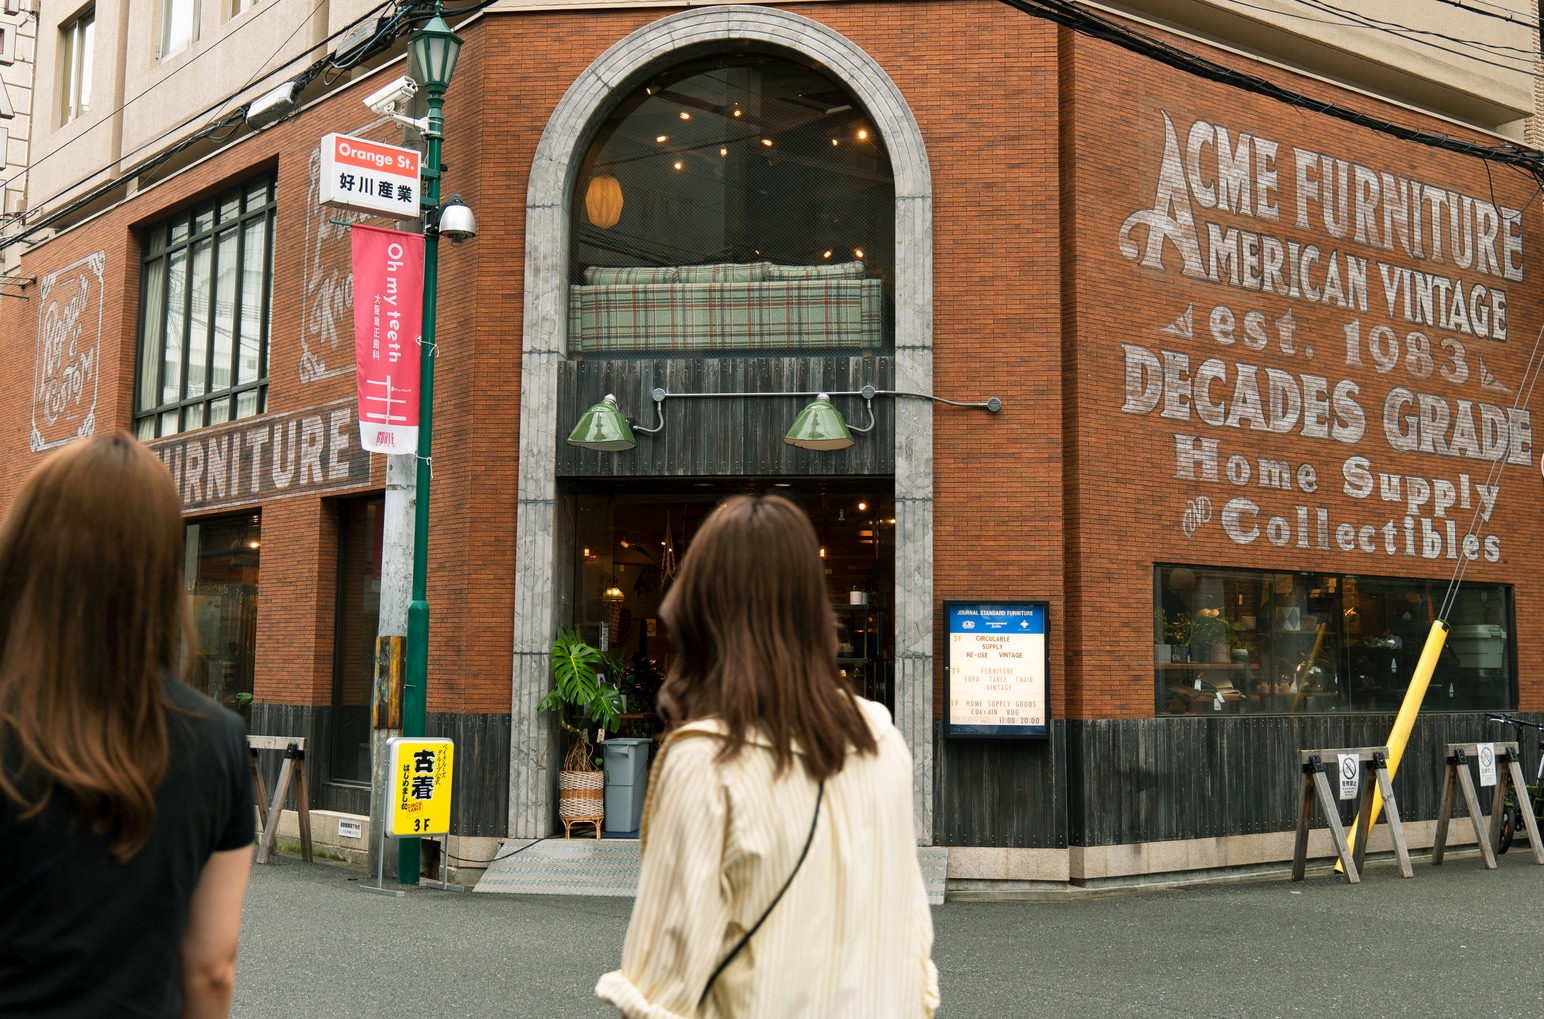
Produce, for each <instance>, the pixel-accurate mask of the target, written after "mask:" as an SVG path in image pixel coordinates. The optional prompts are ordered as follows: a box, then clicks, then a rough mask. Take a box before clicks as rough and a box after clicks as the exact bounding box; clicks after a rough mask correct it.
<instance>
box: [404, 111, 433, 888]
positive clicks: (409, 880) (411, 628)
mask: <svg viewBox="0 0 1544 1019" xmlns="http://www.w3.org/2000/svg"><path fill="white" fill-rule="evenodd" d="M425 91H427V92H428V93H429V130H427V131H425V132H424V141H425V146H424V168H423V181H424V186H423V187H422V188H420V189H419V190H420V191H421V192H422V195H421V198H420V202H421V204H422V206H423V210H424V217H425V229H424V310H423V338H422V339H421V341H420V343H419V354H418V363H419V376H418V390H419V397H418V401H419V402H418V486H417V498H416V500H415V501H414V505H413V603H412V604H411V605H410V606H408V610H407V669H406V678H405V681H404V683H403V690H402V735H404V736H422V735H424V726H425V724H426V723H427V720H428V706H429V693H428V688H429V598H428V579H429V481H430V477H431V474H432V472H431V470H430V464H431V459H430V458H431V457H432V456H433V453H434V334H435V330H434V315H435V310H436V306H437V301H438V290H439V287H438V285H437V284H438V279H437V277H438V275H439V265H440V234H439V229H438V226H437V225H436V224H434V223H432V222H430V221H429V219H430V216H431V215H432V210H433V209H435V208H436V207H438V205H439V204H440V143H441V141H442V139H443V133H444V126H445V121H444V117H443V114H442V109H443V107H444V103H445V90H444V87H443V86H435V85H428V86H426V88H425ZM418 848H419V847H418V839H414V838H405V839H401V840H399V841H398V843H397V881H398V883H399V884H406V885H416V884H418V868H419V855H418Z"/></svg>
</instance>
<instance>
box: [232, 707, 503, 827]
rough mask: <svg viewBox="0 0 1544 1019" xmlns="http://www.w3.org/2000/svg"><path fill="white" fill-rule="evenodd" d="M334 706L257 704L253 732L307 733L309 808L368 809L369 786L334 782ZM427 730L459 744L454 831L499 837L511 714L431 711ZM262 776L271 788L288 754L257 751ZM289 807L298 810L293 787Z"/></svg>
mask: <svg viewBox="0 0 1544 1019" xmlns="http://www.w3.org/2000/svg"><path fill="white" fill-rule="evenodd" d="M331 722H332V707H331V706H330V705H325V704H324V705H311V704H266V703H260V704H253V705H252V721H251V726H250V731H251V732H252V733H253V735H259V736H304V737H305V738H306V740H307V743H306V779H307V787H308V790H309V792H310V799H311V809H313V810H337V811H341V812H343V813H346V814H368V813H369V812H370V790H369V788H367V787H365V786H359V785H344V784H340V783H336V782H333V781H331V776H330V775H329V774H328V764H329V762H330V761H331V759H332V758H331V755H330V747H331V740H332V724H331ZM424 731H425V732H426V733H427V734H428V735H430V736H446V737H449V738H450V739H452V740H455V743H456V767H455V796H454V801H453V803H452V806H451V821H450V830H451V833H452V834H455V835H469V836H478V835H486V836H498V837H502V836H503V835H504V834H505V833H506V832H507V831H508V830H509V824H508V818H509V715H507V714H487V715H471V714H460V713H456V712H446V711H431V712H429V715H428V718H427V719H426V724H425V729H424ZM258 760H259V761H260V762H261V767H262V769H263V779H264V781H265V782H267V783H268V789H269V790H270V791H272V790H273V788H274V786H275V783H277V781H278V778H279V767H280V765H281V764H282V763H283V760H284V755H283V754H280V753H264V754H260V755H258ZM284 805H285V807H286V808H287V809H289V810H294V809H295V793H294V789H293V786H292V787H291V791H290V793H289V795H288V797H286V801H285V804H284Z"/></svg>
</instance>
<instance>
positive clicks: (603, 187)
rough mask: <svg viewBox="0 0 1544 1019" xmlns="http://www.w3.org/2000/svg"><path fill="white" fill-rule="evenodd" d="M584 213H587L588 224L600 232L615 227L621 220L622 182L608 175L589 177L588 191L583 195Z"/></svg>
mask: <svg viewBox="0 0 1544 1019" xmlns="http://www.w3.org/2000/svg"><path fill="white" fill-rule="evenodd" d="M584 211H585V212H587V213H589V215H590V222H591V223H594V224H595V225H596V226H598V227H600V228H601V229H602V230H608V229H610V228H611V227H614V226H616V225H617V220H619V219H621V218H622V182H621V181H619V180H617V179H616V178H615V177H613V176H611V174H609V173H603V174H601V175H600V176H599V177H591V178H590V187H589V190H588V191H586V192H585V194H584Z"/></svg>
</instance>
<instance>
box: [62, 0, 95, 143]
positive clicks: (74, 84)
mask: <svg viewBox="0 0 1544 1019" xmlns="http://www.w3.org/2000/svg"><path fill="white" fill-rule="evenodd" d="M95 38H96V8H95V7H93V8H91V9H90V10H88V11H86V12H85V13H84V14H82V15H81V16H80V17H78V18H76V19H75V20H74V21H72V22H70V23H69V24H68V25H65V26H64V27H63V28H61V29H60V30H59V71H60V74H61V75H62V78H61V80H60V83H59V84H60V88H59V96H60V99H61V102H60V104H59V126H60V127H63V126H64V125H65V124H68V123H69V122H70V121H72V120H74V119H75V118H77V117H80V116H84V115H85V114H86V113H87V112H88V111H89V110H90V109H91V46H92V41H93V40H94V39H95Z"/></svg>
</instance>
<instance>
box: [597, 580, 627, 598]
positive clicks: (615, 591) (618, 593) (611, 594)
mask: <svg viewBox="0 0 1544 1019" xmlns="http://www.w3.org/2000/svg"><path fill="white" fill-rule="evenodd" d="M601 598H603V599H605V600H606V601H610V602H618V601H626V600H627V595H625V594H623V593H622V589H621V588H620V587H617V586H616V585H615V584H612V585H611V586H610V587H608V588H606V593H605V594H603V595H601Z"/></svg>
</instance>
